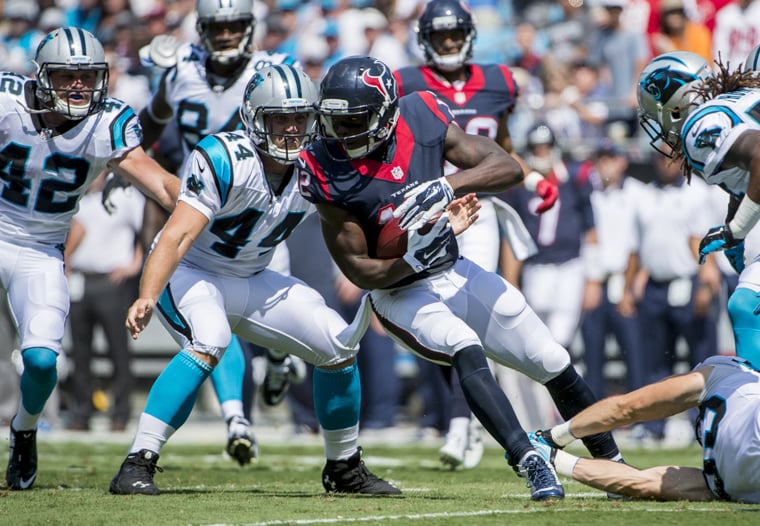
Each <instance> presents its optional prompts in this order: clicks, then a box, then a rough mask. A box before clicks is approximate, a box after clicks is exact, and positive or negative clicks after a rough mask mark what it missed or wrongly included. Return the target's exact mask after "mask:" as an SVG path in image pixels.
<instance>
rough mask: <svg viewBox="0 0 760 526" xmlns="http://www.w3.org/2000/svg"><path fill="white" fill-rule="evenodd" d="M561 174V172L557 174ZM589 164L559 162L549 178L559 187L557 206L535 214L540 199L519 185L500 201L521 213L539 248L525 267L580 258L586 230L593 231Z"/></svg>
mask: <svg viewBox="0 0 760 526" xmlns="http://www.w3.org/2000/svg"><path fill="white" fill-rule="evenodd" d="M557 172H562V173H557ZM590 173H591V165H590V164H589V163H583V164H578V163H562V162H560V163H558V164H557V165H555V168H554V169H553V170H552V172H551V173H550V174H549V175H548V178H550V179H552V180H553V181H554V182H555V183H556V184H557V186H558V187H559V199H557V203H556V204H555V205H554V206H553V207H552V208H550V209H549V210H547V211H546V212H544V213H543V214H540V215H538V214H536V206H537V205H538V203H540V202H541V198H540V197H538V196H536V194H535V193H534V192H529V191H528V190H526V189H525V188H523V187H522V186H520V187H515V188H512V189H510V190H509V191H507V192H506V193H505V194H504V195H503V198H504V200H505V201H507V202H508V203H509V204H510V205H512V207H514V209H515V210H517V213H518V214H520V217H521V218H522V220H523V222H524V223H525V226H526V227H527V228H528V231H529V232H530V234H531V235H532V236H533V239H534V240H535V241H536V245H538V253H537V254H536V255H534V256H532V257H530V258H528V259H527V260H526V261H525V263H527V264H531V263H533V264H556V263H564V262H566V261H568V260H570V259H574V258H577V257H578V256H579V255H580V250H581V244H582V241H583V238H584V236H585V234H586V232H587V231H588V230H590V229H591V228H594V213H593V211H592V208H591V192H592V186H591V183H590V181H589V177H588V176H589V174H590Z"/></svg>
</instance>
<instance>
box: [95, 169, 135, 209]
mask: <svg viewBox="0 0 760 526" xmlns="http://www.w3.org/2000/svg"><path fill="white" fill-rule="evenodd" d="M130 186H132V183H130V182H129V181H127V180H126V179H124V178H123V177H120V176H118V175H116V174H115V173H110V174H108V176H107V177H106V184H105V185H104V186H103V195H102V196H101V197H100V203H101V204H102V205H103V208H105V209H106V212H108V213H109V215H110V214H113V213H114V212H115V211H116V205H114V204H113V202H112V201H111V194H112V193H113V192H114V191H115V190H117V189H119V188H129V187H130Z"/></svg>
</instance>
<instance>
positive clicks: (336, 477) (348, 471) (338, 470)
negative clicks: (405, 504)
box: [322, 448, 401, 495]
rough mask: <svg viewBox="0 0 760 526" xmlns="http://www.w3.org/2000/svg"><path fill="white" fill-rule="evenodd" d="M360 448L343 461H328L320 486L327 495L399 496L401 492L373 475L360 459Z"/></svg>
mask: <svg viewBox="0 0 760 526" xmlns="http://www.w3.org/2000/svg"><path fill="white" fill-rule="evenodd" d="M361 454H362V448H359V449H358V450H357V451H356V453H354V454H353V455H351V456H350V457H348V458H347V459H344V460H328V461H327V464H325V467H324V469H323V470H322V485H323V486H324V488H325V491H327V493H358V494H364V495H400V494H401V490H400V489H398V488H397V487H396V486H394V485H393V484H391V483H390V482H387V481H385V480H383V479H381V478H380V477H378V476H376V475H374V474H373V473H372V472H371V471H370V470H369V469H367V466H365V465H364V461H363V460H362V459H361Z"/></svg>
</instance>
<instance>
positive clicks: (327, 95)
mask: <svg viewBox="0 0 760 526" xmlns="http://www.w3.org/2000/svg"><path fill="white" fill-rule="evenodd" d="M318 112H319V123H320V133H321V138H320V139H319V140H318V141H316V142H314V143H312V144H311V145H309V147H307V149H306V150H304V151H303V152H302V153H301V155H300V157H299V159H298V161H297V169H298V172H299V173H298V175H299V178H300V188H301V192H302V194H303V195H304V197H306V199H308V200H310V201H312V202H314V203H315V204H316V206H317V210H318V212H319V214H320V217H321V224H322V231H323V235H324V239H325V242H326V244H327V247H328V249H329V251H330V253H331V255H332V256H333V258H334V259H335V261H336V263H337V264H338V267H339V268H340V269H341V271H342V272H343V274H344V275H345V276H346V277H347V278H348V279H349V280H351V281H352V282H353V283H354V284H355V285H356V286H358V287H360V288H363V289H366V290H369V291H370V292H369V293H368V295H367V296H366V301H365V308H371V309H372V310H373V311H374V313H375V314H376V315H377V317H378V319H379V320H380V321H381V323H382V324H383V326H384V327H385V329H386V331H388V333H389V334H390V335H391V336H392V337H393V338H394V339H395V340H396V341H397V342H398V343H399V344H401V345H404V346H406V347H407V348H409V349H410V350H413V351H414V352H416V353H417V354H419V355H420V356H423V357H424V358H426V359H428V360H431V361H434V362H437V363H441V364H450V365H451V366H453V367H454V369H456V371H457V373H458V374H459V379H460V383H461V386H462V389H463V391H464V393H465V396H466V398H467V401H468V403H469V404H470V407H471V408H472V410H473V412H474V413H475V415H476V416H477V417H478V419H479V420H480V422H481V423H482V424H483V426H484V427H485V428H486V429H487V430H488V431H489V433H491V435H492V436H493V437H494V438H495V439H496V440H497V441H498V442H499V444H500V445H501V446H502V447H504V448H505V450H506V451H507V457H508V459H509V462H510V464H511V465H512V466H513V467H514V468H515V469H516V470H517V471H518V472H519V473H521V474H522V475H524V476H525V477H527V479H528V485H529V487H530V488H531V498H532V499H534V500H543V499H556V498H562V497H564V490H563V488H562V485H561V484H560V482H559V480H558V479H557V476H556V474H555V473H554V471H553V470H552V469H550V468H549V466H548V465H547V464H546V462H545V461H543V459H541V458H540V456H539V455H537V453H536V452H535V451H534V450H533V448H532V446H531V445H530V442H529V440H528V438H527V435H526V433H525V432H524V430H523V429H522V427H521V426H520V423H519V421H518V420H517V417H516V416H515V414H514V411H513V409H512V406H511V404H510V402H509V400H507V398H506V396H505V395H504V393H503V391H502V390H501V389H500V388H499V386H498V385H497V383H496V380H495V379H494V377H493V375H492V374H491V371H490V369H489V367H488V363H487V361H486V356H488V357H490V358H492V359H494V360H495V361H497V362H499V363H501V364H504V365H508V366H510V367H512V368H514V369H517V370H519V371H521V372H523V373H525V374H527V375H528V376H530V377H531V378H533V379H535V380H537V381H539V382H541V383H542V384H545V385H546V386H547V388H548V389H549V391H550V392H551V393H552V396H553V398H554V400H555V402H556V403H557V405H558V407H559V409H560V412H561V413H563V414H566V415H568V416H567V417H566V418H570V417H571V416H572V415H573V414H575V413H577V412H578V411H580V410H581V409H583V408H584V407H586V406H588V405H590V404H591V403H593V402H594V397H593V395H592V394H591V391H590V390H589V389H588V387H587V386H586V385H585V383H584V382H583V380H582V379H581V378H580V376H578V374H577V372H576V371H575V369H574V368H573V366H572V364H571V363H570V357H569V355H568V353H567V351H566V350H565V349H564V348H563V347H562V346H560V345H559V344H557V342H556V341H555V340H554V339H553V338H552V336H551V334H550V333H549V330H548V329H547V328H546V326H545V325H544V324H543V323H542V322H541V320H540V319H539V318H538V317H537V316H536V314H535V313H534V312H533V311H532V310H531V308H530V307H529V306H528V305H527V303H526V302H525V299H524V297H523V296H522V294H521V293H520V292H519V291H518V290H517V289H516V288H514V287H512V286H511V285H509V284H508V283H507V282H506V281H505V280H504V279H502V278H501V277H500V276H498V275H497V274H495V273H492V272H488V271H485V270H483V269H482V268H481V267H479V266H478V265H476V264H474V263H472V262H471V261H470V260H468V259H466V258H462V257H460V256H459V248H458V245H457V241H456V237H455V236H454V233H453V231H452V229H451V227H450V225H449V224H448V221H447V215H446V214H442V213H441V212H443V211H444V209H445V208H446V206H447V205H448V204H449V203H450V202H451V201H452V199H453V198H454V196H455V194H460V195H464V194H465V193H467V192H484V193H494V192H499V191H503V190H505V189H507V188H508V187H510V186H514V185H517V184H520V183H521V182H522V181H523V174H522V169H521V168H520V165H519V164H518V163H517V161H515V160H514V159H513V158H512V157H511V156H510V155H509V154H508V153H506V152H505V151H504V150H503V149H502V148H501V147H499V146H498V145H497V144H496V143H495V142H494V141H493V140H491V139H488V138H485V137H481V136H477V135H468V134H466V133H464V132H463V131H462V129H461V128H460V127H459V126H458V125H457V124H456V123H455V122H454V116H453V115H452V114H451V112H450V111H449V108H448V106H447V105H446V104H445V103H443V102H442V101H441V100H440V99H438V98H437V97H436V96H435V95H434V94H433V93H432V92H427V91H426V92H416V93H412V94H410V95H408V96H406V97H403V98H399V97H398V89H397V85H396V82H395V79H394V77H393V75H392V74H391V73H390V72H389V71H388V68H387V66H386V65H385V64H383V63H382V62H380V61H378V60H376V59H373V58H371V57H349V58H346V59H343V60H341V61H339V62H337V63H336V64H334V65H333V66H332V67H331V68H330V70H329V71H328V73H327V75H326V76H325V78H324V79H323V81H322V84H321V88H320V97H319V105H318ZM445 160H448V161H450V162H451V163H453V164H454V165H456V166H457V167H459V168H460V169H461V171H459V172H457V173H454V174H452V175H450V176H448V177H445V176H444V171H443V170H444V166H443V165H444V161H445ZM554 197H556V196H554V195H552V196H550V197H549V199H554ZM394 219H398V225H399V227H400V228H402V229H405V230H407V233H408V239H407V247H406V252H405V253H404V254H403V255H402V256H401V257H397V258H390V259H381V258H379V257H378V256H377V241H378V236H379V234H380V232H381V230H382V229H383V227H384V225H386V224H387V223H389V222H390V221H392V220H394ZM423 226H425V227H426V228H422V227H423ZM428 227H429V228H428ZM589 443H591V444H592V446H593V448H594V453H595V455H602V456H608V457H615V456H619V452H618V450H617V446H616V444H615V442H614V440H613V439H612V437H611V435H609V434H606V435H597V436H595V437H594V438H593V439H592V440H590V441H589Z"/></svg>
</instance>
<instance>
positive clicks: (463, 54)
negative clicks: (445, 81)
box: [416, 0, 477, 71]
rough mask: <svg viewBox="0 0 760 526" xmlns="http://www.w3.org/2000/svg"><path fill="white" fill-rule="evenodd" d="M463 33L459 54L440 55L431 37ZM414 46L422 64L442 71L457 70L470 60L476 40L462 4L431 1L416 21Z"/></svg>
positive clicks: (467, 8)
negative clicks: (418, 49)
mask: <svg viewBox="0 0 760 526" xmlns="http://www.w3.org/2000/svg"><path fill="white" fill-rule="evenodd" d="M450 30H457V31H462V38H463V41H464V43H463V44H462V47H461V49H460V50H459V52H458V53H454V54H451V55H439V54H438V52H437V51H436V49H435V47H433V42H432V40H431V35H432V34H433V33H435V32H436V31H450ZM416 31H417V43H418V44H419V46H420V47H421V48H422V50H423V51H424V52H425V60H426V61H427V63H428V64H431V65H433V66H435V67H437V68H439V69H441V70H443V71H453V70H456V69H458V68H460V67H462V65H463V64H464V63H465V62H467V61H468V60H470V58H472V44H473V42H474V41H475V37H476V36H477V31H476V30H475V23H474V22H473V20H472V12H471V11H470V6H468V5H467V4H466V3H465V2H464V0H431V1H430V2H428V4H427V5H426V6H425V10H424V11H423V12H422V15H420V18H419V20H418V21H417V27H416Z"/></svg>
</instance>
